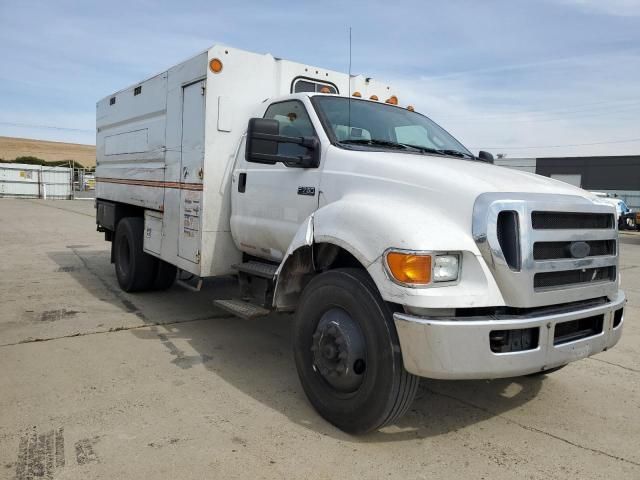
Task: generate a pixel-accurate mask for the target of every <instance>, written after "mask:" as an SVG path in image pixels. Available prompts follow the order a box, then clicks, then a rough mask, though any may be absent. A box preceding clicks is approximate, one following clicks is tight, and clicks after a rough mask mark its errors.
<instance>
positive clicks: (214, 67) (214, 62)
mask: <svg viewBox="0 0 640 480" xmlns="http://www.w3.org/2000/svg"><path fill="white" fill-rule="evenodd" d="M209 68H210V69H211V71H212V72H213V73H220V72H221V71H222V61H221V60H220V59H219V58H213V59H211V61H210V62H209Z"/></svg>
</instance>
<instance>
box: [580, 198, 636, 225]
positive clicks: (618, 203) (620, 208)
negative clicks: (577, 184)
mask: <svg viewBox="0 0 640 480" xmlns="http://www.w3.org/2000/svg"><path fill="white" fill-rule="evenodd" d="M591 193H592V194H594V195H596V196H597V197H599V198H602V200H601V201H603V202H606V203H609V204H611V205H613V206H614V207H615V208H616V223H617V225H618V229H619V230H635V229H636V228H640V227H637V226H636V225H637V222H636V216H637V215H638V214H637V213H636V212H633V211H632V210H631V209H630V208H629V207H628V206H627V204H626V203H625V202H624V200H622V199H621V198H618V197H611V196H609V195H608V194H606V193H601V192H591Z"/></svg>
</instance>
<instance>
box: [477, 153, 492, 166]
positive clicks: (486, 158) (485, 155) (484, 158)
mask: <svg viewBox="0 0 640 480" xmlns="http://www.w3.org/2000/svg"><path fill="white" fill-rule="evenodd" d="M478 159H479V160H482V161H483V162H487V163H493V155H491V154H490V153H489V152H485V151H484V150H481V151H480V152H478Z"/></svg>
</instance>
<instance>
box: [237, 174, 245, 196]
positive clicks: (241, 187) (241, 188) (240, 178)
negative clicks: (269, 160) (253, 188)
mask: <svg viewBox="0 0 640 480" xmlns="http://www.w3.org/2000/svg"><path fill="white" fill-rule="evenodd" d="M246 188H247V174H246V173H245V172H242V173H241V174H240V175H239V176H238V191H239V192H240V193H244V191H245V190H246Z"/></svg>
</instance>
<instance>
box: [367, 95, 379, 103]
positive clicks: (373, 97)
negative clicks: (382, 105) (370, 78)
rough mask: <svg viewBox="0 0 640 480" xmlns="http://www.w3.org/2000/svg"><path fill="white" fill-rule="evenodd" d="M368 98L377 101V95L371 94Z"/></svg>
mask: <svg viewBox="0 0 640 480" xmlns="http://www.w3.org/2000/svg"><path fill="white" fill-rule="evenodd" d="M369 100H375V101H376V102H377V101H378V96H377V95H371V96H370V97H369Z"/></svg>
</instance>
